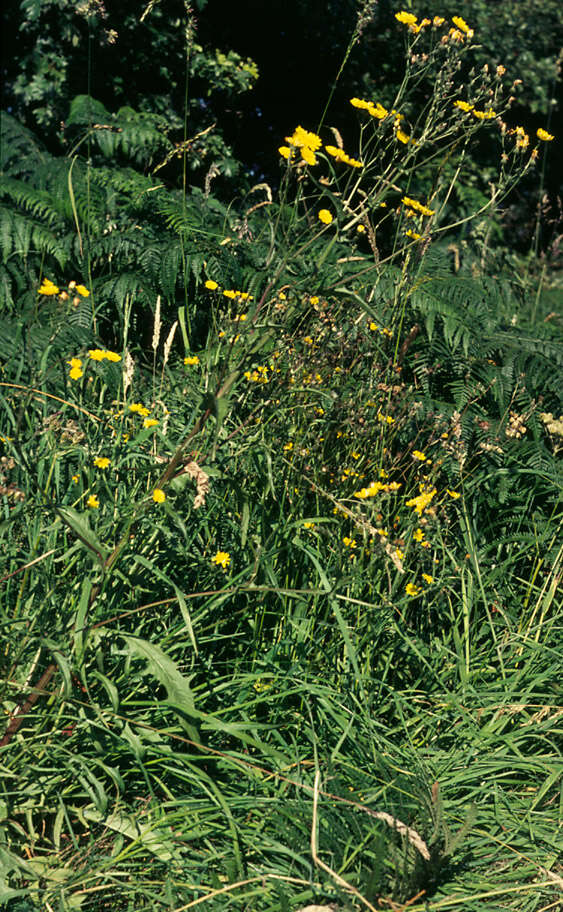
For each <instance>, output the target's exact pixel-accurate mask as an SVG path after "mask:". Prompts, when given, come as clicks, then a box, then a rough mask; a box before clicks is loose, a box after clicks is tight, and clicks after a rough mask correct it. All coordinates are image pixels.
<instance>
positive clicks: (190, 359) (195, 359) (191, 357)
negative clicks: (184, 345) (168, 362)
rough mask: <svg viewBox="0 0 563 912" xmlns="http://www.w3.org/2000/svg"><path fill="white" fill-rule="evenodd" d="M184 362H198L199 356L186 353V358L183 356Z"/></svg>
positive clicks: (188, 363)
mask: <svg viewBox="0 0 563 912" xmlns="http://www.w3.org/2000/svg"><path fill="white" fill-rule="evenodd" d="M184 364H185V365H190V364H199V358H198V356H197V355H188V356H187V357H186V358H184Z"/></svg>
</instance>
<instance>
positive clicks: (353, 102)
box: [350, 98, 372, 110]
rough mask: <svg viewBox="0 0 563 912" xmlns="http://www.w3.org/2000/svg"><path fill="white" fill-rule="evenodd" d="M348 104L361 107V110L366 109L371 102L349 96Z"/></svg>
mask: <svg viewBox="0 0 563 912" xmlns="http://www.w3.org/2000/svg"><path fill="white" fill-rule="evenodd" d="M350 104H351V105H353V106H354V107H355V108H361V109H363V110H367V109H368V108H369V106H370V105H371V104H372V102H371V101H364V100H363V98H351V99H350Z"/></svg>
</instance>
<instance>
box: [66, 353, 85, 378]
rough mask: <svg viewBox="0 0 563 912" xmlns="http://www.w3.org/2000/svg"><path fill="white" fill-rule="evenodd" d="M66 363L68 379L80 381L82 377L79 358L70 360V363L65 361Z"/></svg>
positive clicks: (82, 372)
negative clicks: (68, 369) (68, 368)
mask: <svg viewBox="0 0 563 912" xmlns="http://www.w3.org/2000/svg"><path fill="white" fill-rule="evenodd" d="M66 363H67V364H70V372H69V377H70V379H71V380H80V378H81V377H83V376H84V371H83V370H82V361H81V359H80V358H71V359H70V361H67V362H66Z"/></svg>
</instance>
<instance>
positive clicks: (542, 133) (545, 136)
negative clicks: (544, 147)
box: [536, 127, 555, 142]
mask: <svg viewBox="0 0 563 912" xmlns="http://www.w3.org/2000/svg"><path fill="white" fill-rule="evenodd" d="M536 136H537V137H538V139H541V140H542V141H543V142H551V140H552V139H555V136H552V135H551V133H548V132H547V130H543V129H542V127H540V128H539V130H537V131H536Z"/></svg>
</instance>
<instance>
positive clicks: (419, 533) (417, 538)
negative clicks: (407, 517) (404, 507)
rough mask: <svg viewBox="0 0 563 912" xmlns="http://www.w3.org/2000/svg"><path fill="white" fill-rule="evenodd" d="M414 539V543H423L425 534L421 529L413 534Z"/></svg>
mask: <svg viewBox="0 0 563 912" xmlns="http://www.w3.org/2000/svg"><path fill="white" fill-rule="evenodd" d="M412 537H413V541H415V542H421V541H423V539H424V532H423V531H422V529H420V528H419V529H415V531H414V532H413V534H412Z"/></svg>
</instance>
